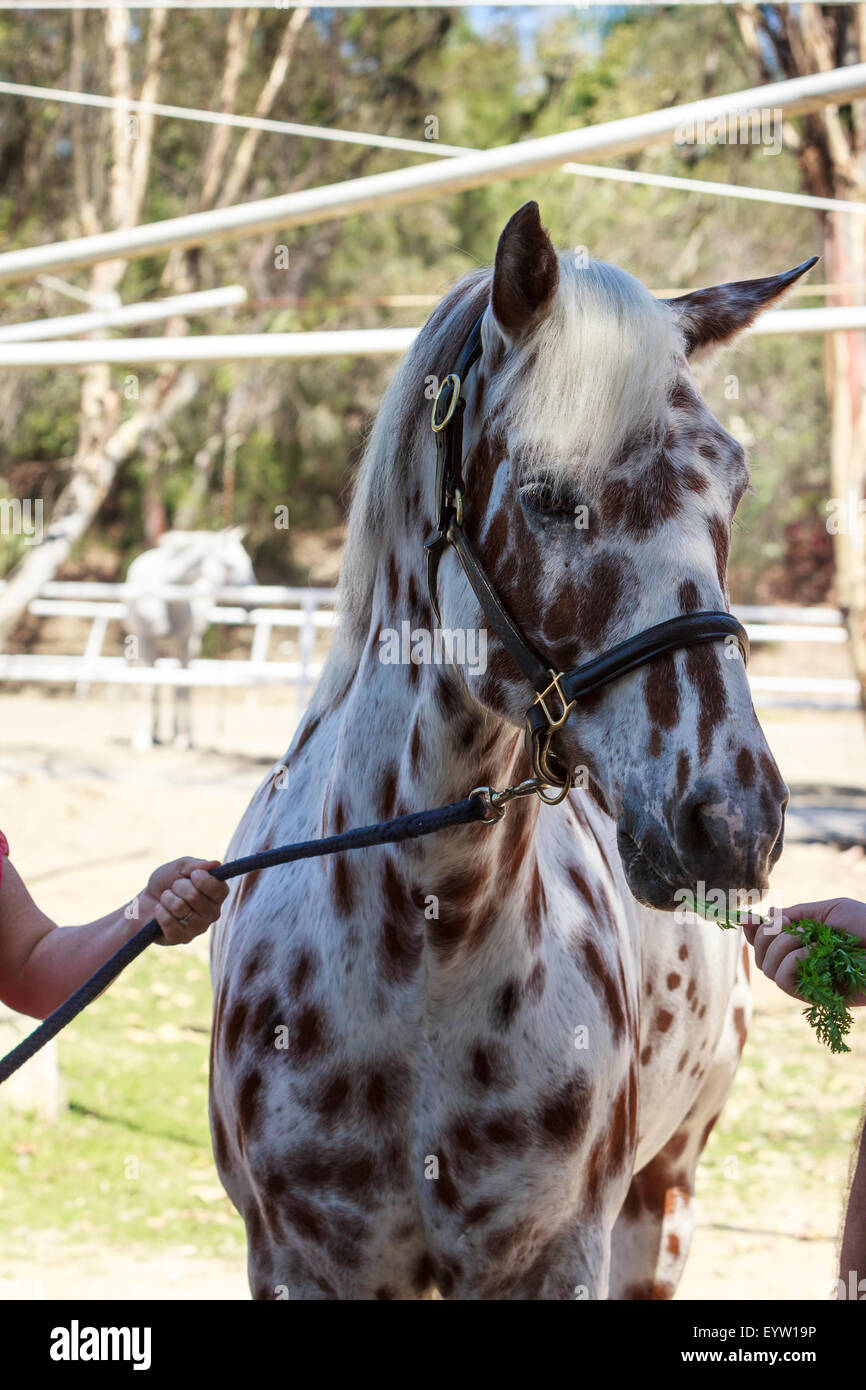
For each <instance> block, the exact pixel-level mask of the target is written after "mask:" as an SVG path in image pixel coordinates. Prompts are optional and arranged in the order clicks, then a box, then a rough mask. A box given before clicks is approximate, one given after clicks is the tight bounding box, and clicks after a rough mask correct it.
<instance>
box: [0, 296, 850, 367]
mask: <svg viewBox="0 0 866 1390" xmlns="http://www.w3.org/2000/svg"><path fill="white" fill-rule="evenodd" d="M855 329H866V304H858V305H852V306H845V307H841V308H830V309H777V310H775V311H771V312H769V313H767V314H764V316H763V318H761V319H759V320H758V321H757V323H756V324H755V325H754V327H753V328H751V329H750V330H749V331H750V333H753V334H756V335H757V336H759V337H764V336H766V335H768V334H771V333H780V334H791V333H850V332H852V331H853V330H855ZM419 331H420V330H419V329H418V328H370V329H362V328H358V329H337V330H334V331H333V332H325V333H222V334H220V333H214V334H209V335H207V336H205V335H202V334H199V335H191V336H189V337H186V338H114V339H105V340H102V339H100V340H97V341H92V340H87V341H83V342H77V341H76V342H54V343H9V344H8V346H7V345H5V344H0V370H2V369H4V368H7V367H8V368H11V367H19V368H21V367H82V366H92V365H93V364H94V363H99V362H105V363H108V364H109V365H114V366H118V365H124V366H127V365H128V366H146V365H150V364H155V363H163V362H240V361H249V360H254V361H268V360H278V359H291V358H295V359H309V358H317V357H355V356H387V355H388V354H392V353H400V352H405V351H406V350H407V348H409V347H411V345H412V343H413V342H414V340H415V338H416V336H417V334H418V333H419Z"/></svg>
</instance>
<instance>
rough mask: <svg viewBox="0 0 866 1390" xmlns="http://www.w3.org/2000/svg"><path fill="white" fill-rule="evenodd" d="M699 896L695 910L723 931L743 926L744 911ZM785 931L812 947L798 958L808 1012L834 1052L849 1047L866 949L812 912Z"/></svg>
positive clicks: (865, 972) (865, 980)
mask: <svg viewBox="0 0 866 1390" xmlns="http://www.w3.org/2000/svg"><path fill="white" fill-rule="evenodd" d="M694 901H695V908H694V910H695V912H698V913H700V914H701V916H703V917H706V919H707V921H711V922H715V923H716V924H717V926H719V927H721V928H722V929H723V930H725V931H727V930H730V929H732V928H734V927H737V926H739V925H740V915H741V914H740V913H739V912H734V913H733V917H734V921H731V920H730V915H729V914H728V913H724V914H722V913H721V912H720V910H719V909H718V908H714V907H709V906H708V905H707V904H706V903H699V902H698V901H697V899H695V900H694ZM752 915H754V914H752ZM783 930H784V931H786V932H788V934H789V935H790V936H796V937H799V938H800V941H801V943H802V944H803V945H804V946H807V947H808V948H809V954H808V955H807V956H806V957H805V959H804V960H801V961H798V962H797V989H798V991H799V993H800V995H801V997H802V998H803V999H805V1001H806V1004H807V1007H806V1008H805V1009H804V1010H803V1013H804V1016H805V1017H806V1019H807V1020H808V1022H809V1024H810V1026H811V1027H812V1028H814V1029H815V1032H816V1034H817V1037H818V1041H819V1042H822V1043H825V1044H826V1045H827V1047H829V1049H830V1051H831V1052H850V1051H851V1049H850V1047H848V1046H847V1044H846V1042H845V1038H846V1036H847V1035H848V1033H850V1031H851V1025H852V1018H851V1012H850V1010H849V1009H848V1007H847V1001H848V1000H849V999H852V998H853V997H854V995H856V994H863V993H866V948H864V946H863V944H862V943H861V942H860V941H858V939H857V937H856V936H851V934H850V933H849V932H846V931H842V930H841V929H840V928H838V927H831V926H828V924H827V923H826V922H821V921H817V920H816V919H814V918H811V917H807V918H804V919H803V920H802V921H799V922H789V923H786V924H785V925H784V927H783Z"/></svg>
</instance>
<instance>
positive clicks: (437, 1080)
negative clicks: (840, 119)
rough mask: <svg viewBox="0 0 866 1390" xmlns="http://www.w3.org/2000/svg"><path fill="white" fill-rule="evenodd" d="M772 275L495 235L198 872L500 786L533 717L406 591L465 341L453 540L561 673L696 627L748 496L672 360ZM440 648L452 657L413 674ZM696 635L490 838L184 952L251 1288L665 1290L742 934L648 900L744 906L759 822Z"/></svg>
mask: <svg viewBox="0 0 866 1390" xmlns="http://www.w3.org/2000/svg"><path fill="white" fill-rule="evenodd" d="M806 268H807V267H806V266H801V267H798V269H797V270H795V271H791V272H789V273H787V274H783V275H778V276H771V277H769V278H766V279H758V280H751V281H744V282H739V283H734V284H727V285H721V286H717V287H715V288H710V289H705V290H701V291H698V292H696V293H691V294H686V295H684V296H682V297H680V298H678V299H674V300H667V301H665V300H657V299H655V298H653V297H652V296H651V295H650V294H649V293H648V291H647V290H646V289H644V288H643V286H642V285H640V284H639V283H638V282H637V281H636V280H635V279H633V278H632V277H631V276H630V275H628V274H626V273H625V272H624V271H622V270H619V269H617V268H616V267H614V266H611V265H608V264H605V263H604V262H600V261H592V260H591V261H589V263H588V264H587V263H586V262H585V261H583V262H581V261H579V260H578V259H576V258H575V256H574V255H573V254H569V253H567V252H566V253H562V254H557V252H556V251H555V250H554V247H553V245H552V243H551V241H550V239H549V237H548V235H547V233H546V231H545V230H544V228H543V227H542V225H541V221H540V216H539V210H538V207H537V205H536V204H535V203H532V202H530V203H527V204H525V205H524V206H523V207H522V208H520V209H519V211H518V212H516V213H515V214H514V216H513V217H512V218H511V220H510V221H509V222H508V224H507V225H506V227H505V228H504V230H503V232H502V234H501V237H500V240H499V244H498V247H497V251H496V258H495V264H494V267H493V270H492V271H491V270H489V269H478V270H474V271H472V272H470V273H469V274H468V275H467V276H465V277H464V278H463V279H462V280H461V281H460V282H459V283H458V284H457V285H456V286H455V288H454V289H453V290H452V291H451V292H450V293H449V294H448V295H447V296H446V297H445V298H444V300H443V301H442V302H441V304H440V305H439V307H438V308H437V309H436V310H435V312H434V313H433V315H432V316H431V318H430V319H429V320H428V322H427V324H426V325H425V326H424V328H423V329H422V330H421V332H420V333H419V335H418V337H417V339H416V341H415V343H414V345H413V347H412V349H411V351H410V352H409V353H408V355H407V357H406V358H405V360H404V361H403V363H402V365H401V366H400V368H399V370H398V371H397V373H396V375H395V377H394V379H393V381H392V383H391V385H390V387H389V389H388V392H387V394H386V396H385V398H384V401H383V403H382V406H381V408H380V411H379V414H378V417H377V419H376V423H375V426H374V428H373V430H372V433H371V437H370V440H369V444H368V447H367V450H366V453H365V456H364V459H363V462H362V464H361V467H360V473H359V478H358V483H357V488H356V493H355V498H354V502H353V506H352V510H351V515H350V520H349V528H348V537H347V543H346V549H345V557H344V563H343V569H342V575H341V618H340V623H339V627H338V631H337V634H336V638H335V641H334V644H333V647H332V649H331V652H330V655H329V657H328V660H327V663H326V666H325V669H324V672H323V675H322V678H321V681H320V683H319V685H318V688H317V690H316V692H315V695H314V697H313V700H312V702H311V705H310V707H309V709H308V711H307V713H306V716H305V717H304V719H303V721H302V723H301V725H300V727H299V729H298V731H297V733H296V735H295V738H294V740H293V742H292V744H291V747H290V748H289V750H288V752H287V753H286V755H285V757H284V758H283V759H282V760H281V761H280V762H279V763H277V764H276V765H275V767H274V768H273V769H272V771H271V772H270V773H269V775H268V776H267V777H266V779H265V781H264V782H263V784H262V785H261V786H260V788H259V790H258V791H257V792H256V794H255V796H254V797H253V800H252V802H251V804H250V806H249V809H248V810H247V812H246V814H245V816H244V818H243V820H242V822H241V824H240V826H239V828H238V830H237V832H236V834H235V836H234V839H233V841H232V844H231V848H230V850H229V856H230V857H235V856H237V855H242V854H247V853H250V852H252V851H254V850H257V849H262V848H268V847H271V846H274V845H277V844H280V843H283V842H285V841H287V840H292V841H294V840H301V839H309V838H315V837H318V836H322V835H328V834H334V833H337V832H340V831H342V830H344V829H347V828H349V827H352V826H359V825H365V824H369V823H371V822H374V821H378V820H384V819H388V818H391V817H393V816H394V815H398V814H404V813H406V812H409V811H413V810H419V809H422V808H425V807H432V806H437V805H440V804H442V803H445V802H448V801H451V800H456V799H459V798H461V797H463V796H465V795H466V793H467V791H469V790H470V789H472V788H474V787H476V786H481V785H488V786H493V787H502V786H504V785H506V784H511V783H514V782H515V781H519V780H520V779H521V778H525V777H528V775H529V771H530V768H529V763H528V755H527V752H526V750H525V745H524V740H523V737H522V734H521V725H522V724H523V721H524V715H525V710H526V708H527V705H528V704H530V702H531V701H532V699H533V693H534V692H533V691H532V689H531V687H530V685H529V683H528V681H527V680H526V678H525V677H524V675H523V674H522V672H521V671H520V670H519V669H518V668H517V666H516V665H515V663H514V662H513V660H512V657H511V655H510V654H509V652H508V651H507V650H506V647H505V646H503V645H502V643H501V642H500V641H499V639H498V637H497V636H496V634H495V633H488V634H487V635H488V636H489V641H488V643H487V648H486V652H485V659H484V660H474V661H473V660H471V659H470V643H469V642H468V640H467V641H465V643H464V645H463V649H461V644H460V642H459V640H458V638H459V636H460V634H464V636H465V637H466V638H467V639H468V637H469V636H470V635H473V634H474V635H475V636H476V637H477V638H479V639H480V636H481V635H483V634H485V633H487V627H486V626H485V616H484V614H483V612H482V609H481V606H480V604H479V601H478V599H477V597H476V594H475V592H474V590H473V587H472V586H471V584H470V583H469V582H467V575H466V572H465V571H464V568H463V566H462V564H461V563H460V561H459V557H458V555H456V554H455V552H454V549H453V547H452V546H447V545H446V546H445V547H444V549H443V550H442V553H441V555H439V556H438V561H439V563H438V567H437V568H438V574H437V575H436V579H435V589H436V592H435V595H434V597H435V598H436V599H437V600H438V609H439V615H440V616H439V617H437V613H436V612H435V611H434V609H433V606H432V603H431V596H430V593H429V592H428V589H427V586H426V584H425V583H424V551H423V546H424V543H425V540H426V539H427V537H428V534H429V531H430V517H431V511H432V508H433V486H432V480H433V477H434V475H435V471H436V443H435V440H434V435H433V432H432V431H431V427H430V408H431V405H430V403H431V398H432V396H433V395H435V393H436V390H437V388H438V386H439V383H440V382H441V381H442V380H443V378H445V376H446V374H447V373H448V372H449V371H450V370H451V369H452V367H453V364H454V362H455V359H456V358H457V357H458V354H459V353H460V350H461V347H462V346H463V345H464V344H465V342H466V339H467V335H468V334H469V333H470V331H471V329H472V327H473V325H474V324H475V323H476V322H477V321H478V319H479V318H480V319H481V325H480V356H479V357H478V360H477V362H476V363H475V365H474V367H473V370H472V371H471V372H470V373H469V374H468V377H467V380H466V382H465V383H464V391H465V401H466V405H465V415H464V418H463V425H464V447H463V451H462V453H461V457H462V483H463V488H464V491H465V495H464V497H463V498H461V499H460V502H461V510H462V512H463V515H462V518H461V520H462V526H463V529H464V531H465V534H466V536H467V537H468V539H469V541H470V542H471V545H472V547H473V550H474V553H475V554H476V555H477V557H478V558H479V562H480V563H482V564H483V566H484V570H485V572H486V574H487V576H488V577H489V579H490V583H491V586H492V587H493V588H494V589H495V592H496V594H497V596H498V598H499V599H500V600H501V603H502V605H503V608H504V609H506V610H507V612H508V613H509V615H510V617H511V619H512V620H513V621H514V623H515V624H516V625H517V627H519V629H520V631H521V632H522V633H523V635H524V636H525V638H526V639H527V640H528V641H529V642H531V643H532V644H533V646H534V647H535V648H536V649H537V650H539V651H543V652H544V653H546V654H547V657H548V658H549V661H550V664H551V665H552V666H553V667H554V669H555V670H564V669H565V668H568V667H572V666H574V665H576V664H577V663H578V662H581V663H583V662H586V661H589V660H591V659H593V658H594V657H596V656H598V655H599V654H601V653H603V652H604V651H605V650H606V649H608V648H609V647H610V646H611V644H613V643H617V642H621V641H623V640H624V639H627V638H629V637H630V636H632V635H633V634H635V633H637V632H640V631H642V630H643V629H645V628H647V627H649V626H651V625H653V624H656V623H658V622H661V621H664V620H666V619H672V618H676V617H677V616H678V615H680V614H689V613H694V612H696V611H702V610H722V611H725V610H727V606H728V598H727V586H726V561H727V552H728V542H729V536H730V529H731V523H732V518H733V514H734V511H735V509H736V506H737V504H738V502H739V500H740V498H741V496H742V494H743V492H744V491H745V489H746V486H747V483H748V471H747V467H746V462H745V459H744V454H743V450H742V449H741V447H740V446H739V444H738V443H736V441H735V440H734V439H732V438H731V436H730V435H729V434H728V433H727V432H726V431H725V430H724V429H723V428H722V427H721V425H720V424H719V423H718V421H717V420H715V419H714V417H713V415H712V414H711V412H710V410H709V409H708V407H707V405H706V404H705V403H704V401H703V399H702V398H701V395H700V394H699V391H698V389H697V386H696V384H695V379H694V377H693V375H692V368H693V366H694V365H695V363H696V362H697V360H698V359H699V358H700V357H702V356H706V355H708V354H710V353H712V352H713V350H714V349H717V348H718V347H720V346H722V345H724V344H725V343H727V342H728V341H729V340H730V339H732V338H733V337H734V336H735V335H736V334H737V333H738V332H739V331H741V330H742V329H744V328H745V327H747V326H748V324H749V323H750V322H751V321H752V320H753V319H754V318H755V317H756V315H757V314H758V313H759V312H760V311H761V310H762V309H763V308H764V307H765V306H766V305H768V304H770V303H772V302H773V301H774V300H776V299H777V298H778V297H779V296H780V295H781V294H782V293H783V292H784V291H785V290H786V289H787V288H788V287H789V286H790V285H791V284H792V283H793V282H794V281H795V280H796V279H797V278H798V276H799V275H800V274H802V273H803V271H804V269H806ZM453 500H454V499H452V501H453ZM577 523H579V524H577ZM407 624H408V627H406V626H404V625H407ZM437 626H438V627H439V630H440V631H442V632H444V633H446V634H449V633H450V634H451V639H450V645H449V644H448V643H446V642H445V641H444V639H443V642H442V653H446V656H450V657H451V658H452V659H451V660H448V659H444V658H443V659H441V660H439V661H436V660H429V661H428V660H423V659H415V660H413V659H411V656H412V655H414V656H415V657H416V658H417V657H424V655H425V651H424V643H423V641H422V640H421V638H422V637H423V635H424V634H427V635H428V636H429V635H430V634H432V633H434V632H435V631H436V629H437ZM407 633H408V635H409V636H410V638H411V641H412V643H413V647H412V651H411V652H410V653H409V656H410V659H408V660H405V659H401V658H400V657H399V656H398V658H397V659H395V657H394V653H395V650H396V649H397V648H395V644H394V638H395V634H396V635H397V636H398V638H402V637H405V635H406V634H407ZM419 634H420V636H419ZM416 643H417V644H419V645H417V646H416V645H414V644H416ZM731 645H732V646H736V644H728V643H726V642H723V641H714V642H708V643H704V644H703V645H693V646H687V647H684V648H682V649H680V650H677V651H672V652H668V653H666V654H664V655H659V656H657V657H655V658H654V659H652V660H651V661H649V662H647V663H646V664H644V665H643V666H641V667H640V668H639V669H636V670H634V671H632V672H631V673H630V674H627V675H625V676H623V677H622V678H621V679H618V680H616V681H614V682H613V683H611V684H608V685H606V686H604V687H603V688H600V689H598V690H596V691H594V692H592V693H590V694H588V695H587V696H586V697H585V698H583V699H582V700H581V701H579V702H578V704H577V706H576V708H575V709H574V710H573V711H572V713H571V715H570V717H569V718H568V720H567V721H565V722H564V723H563V724H562V726H561V727H560V728H559V729H558V730H557V731H556V732H555V733H554V734H552V741H551V743H550V746H549V753H550V755H551V756H552V757H553V758H554V759H555V760H556V766H559V767H567V768H568V769H570V770H571V769H573V770H574V773H575V776H574V786H573V789H572V790H571V791H570V792H569V794H568V795H567V796H566V797H565V799H564V800H563V801H562V803H561V804H559V805H557V806H555V807H545V806H542V804H541V802H540V800H539V799H538V798H537V797H534V796H530V797H525V798H523V799H521V800H516V801H514V802H512V804H511V805H510V806H509V808H508V812H507V815H506V816H505V818H504V820H503V821H502V822H501V824H498V825H483V824H478V825H472V826H470V827H460V828H454V829H451V830H448V831H446V832H444V833H442V834H439V835H433V836H430V837H429V838H427V839H425V840H423V841H415V842H412V843H410V844H406V845H403V846H400V847H399V848H393V847H389V848H383V847H380V848H374V849H368V850H364V851H360V852H357V853H353V854H339V855H336V856H334V858H332V859H312V860H307V861H304V862H301V863H295V864H291V865H287V866H285V867H283V868H279V869H270V870H268V872H267V873H261V874H258V875H257V874H251V875H249V876H248V877H246V878H245V879H243V880H240V881H238V882H236V883H235V885H234V887H233V891H232V896H231V898H230V900H229V902H228V904H227V908H226V910H225V911H224V914H223V919H222V921H221V923H220V925H219V928H218V930H216V931H215V933H214V938H213V945H212V975H213V984H214V993H215V1010H214V1022H213V1038H212V1054H211V1124H212V1132H213V1143H214V1151H215V1155H216V1161H217V1165H218V1168H219V1172H220V1175H221V1178H222V1181H223V1183H224V1185H225V1187H226V1189H227V1191H228V1193H229V1195H230V1197H231V1199H232V1201H233V1202H234V1204H235V1206H236V1207H237V1208H238V1210H239V1211H240V1212H241V1213H242V1215H243V1218H244V1221H245V1223H246V1229H247V1236H248V1251H249V1259H248V1265H249V1278H250V1285H251V1289H252V1293H253V1296H254V1297H255V1298H257V1299H274V1298H276V1299H280V1298H291V1299H424V1298H431V1297H436V1296H441V1297H443V1298H453V1299H575V1298H578V1299H580V1298H591V1299H604V1298H612V1299H645V1298H666V1297H670V1296H671V1294H672V1293H673V1291H674V1289H675V1287H676V1285H677V1281H678V1279H679V1277H680V1273H681V1271H682V1267H683V1263H684V1261H685V1258H686V1254H687V1251H688V1246H689V1240H690V1236H691V1229H692V1224H693V1213H692V1194H693V1189H694V1177H695V1169H696V1165H697V1162H698V1158H699V1155H700V1153H701V1150H702V1149H703V1147H704V1145H705V1143H706V1141H707V1137H708V1135H709V1133H710V1131H711V1129H712V1127H713V1125H714V1123H715V1121H716V1119H717V1118H718V1115H719V1112H720V1110H721V1108H722V1106H723V1104H724V1101H725V1099H726V1097H727V1094H728V1091H729V1088H730V1086H731V1083H732V1080H733V1076H734V1073H735V1070H736V1067H737V1063H738V1058H739V1053H740V1051H741V1049H742V1045H743V1042H744V1039H745V1036H746V1027H747V1021H748V1015H749V1002H748V985H747V962H746V955H745V947H744V946H743V943H742V940H741V939H738V934H735V933H733V932H722V931H719V930H718V928H717V927H716V926H714V925H711V924H706V923H700V924H696V922H695V921H694V919H692V920H691V921H688V920H681V918H684V917H685V914H683V913H682V912H676V911H674V909H675V908H676V907H677V905H678V904H680V903H682V901H683V897H682V894H681V893H680V891H679V890H680V889H685V890H688V889H690V888H694V886H695V885H696V884H698V883H700V882H701V881H703V882H704V883H705V884H707V885H708V886H709V887H712V888H714V889H722V890H725V891H729V890H742V889H749V890H756V889H761V888H764V887H765V886H766V885H767V881H768V874H769V871H770V869H771V867H772V865H773V864H774V863H775V861H776V859H777V858H778V855H779V853H780V851H781V845H782V830H783V821H784V808H785V804H786V800H787V790H786V788H785V786H784V783H783V781H782V779H781V777H780V775H779V772H778V769H777V767H776V765H775V763H774V761H773V759H772V757H771V755H770V752H769V750H768V747H767V744H766V742H765V740H764V737H763V734H762V732H761V729H760V726H759V725H758V722H757V719H756V717H755V713H754V710H753V707H752V703H751V699H750V695H749V688H748V683H747V678H746V674H745V669H744V663H743V661H742V660H739V659H727V658H728V657H729V656H731V654H732V653H731V651H730V650H729V646H731ZM400 646H401V641H398V642H397V647H400ZM402 646H403V648H404V650H403V651H402V657H403V658H405V656H406V650H405V646H406V644H405V642H402ZM431 650H432V651H433V652H434V653H435V651H436V648H435V645H432V644H431ZM480 650H481V647H480V644H479V647H478V649H477V650H476V651H475V655H476V656H477V655H478V652H479V651H480ZM386 651H387V652H390V657H389V659H385V654H386ZM442 653H440V655H441V654H442ZM733 655H734V656H735V657H736V655H737V653H736V652H734V653H733ZM551 698H552V697H551Z"/></svg>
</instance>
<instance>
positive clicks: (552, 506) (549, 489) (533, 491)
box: [520, 481, 579, 520]
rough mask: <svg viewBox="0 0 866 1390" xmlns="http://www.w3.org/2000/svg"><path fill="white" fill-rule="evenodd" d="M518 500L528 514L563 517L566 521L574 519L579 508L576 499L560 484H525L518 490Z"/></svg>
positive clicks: (540, 482)
mask: <svg viewBox="0 0 866 1390" xmlns="http://www.w3.org/2000/svg"><path fill="white" fill-rule="evenodd" d="M520 500H521V502H522V503H523V505H524V506H525V507H526V508H527V509H528V510H529V511H530V512H535V513H536V514H537V515H538V516H554V517H565V518H568V520H572V519H573V518H574V515H575V512H576V510H577V508H578V506H579V502H578V499H577V497H576V496H573V495H572V492H571V489H569V488H568V487H567V486H565V485H563V484H562V483H558V484H557V483H551V482H542V481H537V482H531V483H526V484H524V486H523V487H522V488H521V489H520Z"/></svg>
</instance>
